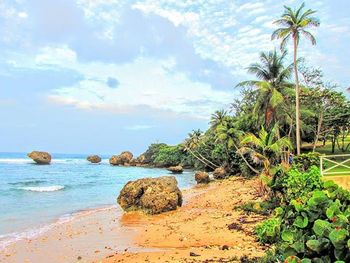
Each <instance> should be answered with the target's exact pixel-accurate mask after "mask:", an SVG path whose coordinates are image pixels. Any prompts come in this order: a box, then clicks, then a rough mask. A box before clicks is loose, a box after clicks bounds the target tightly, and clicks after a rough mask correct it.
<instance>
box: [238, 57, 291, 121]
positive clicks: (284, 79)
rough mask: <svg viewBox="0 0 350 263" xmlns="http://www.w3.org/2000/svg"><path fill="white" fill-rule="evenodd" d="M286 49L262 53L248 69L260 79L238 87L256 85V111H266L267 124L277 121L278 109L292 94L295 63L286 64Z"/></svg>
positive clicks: (242, 83) (256, 112) (246, 82)
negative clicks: (257, 61) (258, 60)
mask: <svg viewBox="0 0 350 263" xmlns="http://www.w3.org/2000/svg"><path fill="white" fill-rule="evenodd" d="M286 55H287V52H286V51H283V52H282V53H281V54H279V53H278V52H277V51H276V50H274V51H270V52H261V53H260V62H259V63H253V64H251V65H250V66H249V67H248V68H247V69H248V72H249V73H252V74H254V75H255V76H256V77H257V79H258V80H248V81H243V82H241V83H239V84H238V85H237V87H245V86H250V87H255V88H256V89H257V91H258V96H257V101H256V104H255V107H254V113H255V114H258V113H260V112H264V115H265V126H266V127H269V126H270V124H271V122H272V121H274V122H276V110H277V108H278V106H280V105H281V104H282V103H283V102H285V98H286V97H288V96H289V95H290V90H291V84H290V83H289V79H290V77H291V74H292V68H293V65H292V64H291V65H289V66H285V65H284V60H285V57H286Z"/></svg>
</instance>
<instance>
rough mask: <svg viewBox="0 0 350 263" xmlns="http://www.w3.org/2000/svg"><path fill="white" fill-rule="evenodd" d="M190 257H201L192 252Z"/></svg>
mask: <svg viewBox="0 0 350 263" xmlns="http://www.w3.org/2000/svg"><path fill="white" fill-rule="evenodd" d="M190 256H191V257H200V255H199V254H196V253H194V252H190Z"/></svg>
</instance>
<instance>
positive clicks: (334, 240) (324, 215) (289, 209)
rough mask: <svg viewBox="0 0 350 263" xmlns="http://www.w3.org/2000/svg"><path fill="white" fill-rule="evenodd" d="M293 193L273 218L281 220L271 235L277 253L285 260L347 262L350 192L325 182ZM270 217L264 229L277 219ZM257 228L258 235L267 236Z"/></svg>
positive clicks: (348, 260)
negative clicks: (276, 233)
mask: <svg viewBox="0 0 350 263" xmlns="http://www.w3.org/2000/svg"><path fill="white" fill-rule="evenodd" d="M295 197H296V199H293V200H291V201H290V203H288V204H287V205H286V206H284V207H280V208H278V213H277V215H278V216H276V218H273V219H275V220H279V221H280V222H283V224H281V226H280V235H279V236H278V237H277V238H276V239H274V240H275V241H276V250H277V255H279V256H281V257H282V258H283V259H284V260H285V262H337V261H339V262H342V261H343V262H350V234H349V231H350V223H349V220H350V192H349V191H346V190H344V189H342V188H341V187H339V186H337V185H336V184H334V183H333V182H325V183H324V186H323V187H322V189H320V190H313V191H312V192H311V193H310V194H308V195H300V196H297V195H295ZM273 219H270V220H271V221H270V223H269V224H267V223H266V226H265V228H266V229H271V227H270V228H268V226H269V225H270V224H272V222H278V221H273ZM260 228H261V229H259V231H257V235H258V237H259V239H260V240H262V241H265V240H269V239H267V235H265V236H264V231H263V230H262V229H263V228H262V227H260ZM265 232H266V231H265ZM269 234H270V235H271V230H270V232H269ZM295 260H297V261H295Z"/></svg>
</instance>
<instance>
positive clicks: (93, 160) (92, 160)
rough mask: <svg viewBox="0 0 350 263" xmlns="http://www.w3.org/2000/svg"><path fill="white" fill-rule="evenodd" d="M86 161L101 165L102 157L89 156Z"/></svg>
mask: <svg viewBox="0 0 350 263" xmlns="http://www.w3.org/2000/svg"><path fill="white" fill-rule="evenodd" d="M86 160H88V161H89V162H90V163H100V162H101V157H100V156H98V155H89V156H88V157H87V158H86Z"/></svg>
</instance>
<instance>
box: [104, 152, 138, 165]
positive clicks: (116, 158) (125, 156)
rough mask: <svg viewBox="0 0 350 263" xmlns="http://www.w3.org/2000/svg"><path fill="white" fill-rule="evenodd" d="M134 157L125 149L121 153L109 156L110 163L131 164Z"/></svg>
mask: <svg viewBox="0 0 350 263" xmlns="http://www.w3.org/2000/svg"><path fill="white" fill-rule="evenodd" d="M133 157H134V156H133V154H132V153H131V152H128V151H125V152H122V153H121V154H119V155H113V156H112V157H111V158H109V163H110V164H111V165H129V164H130V161H131V160H132V158H133Z"/></svg>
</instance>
